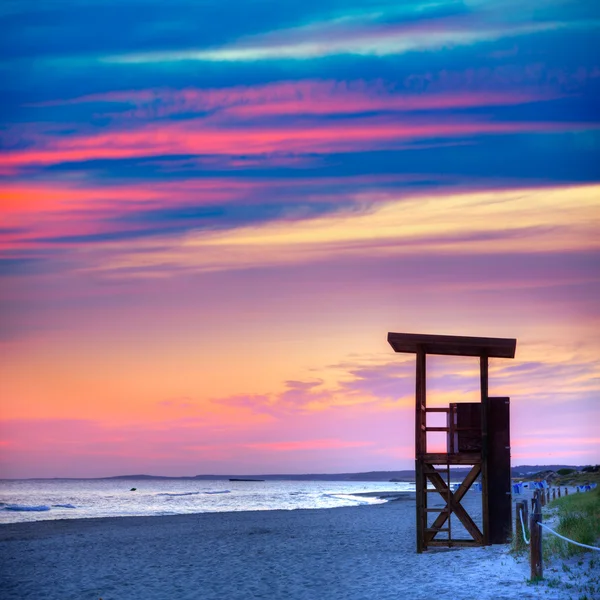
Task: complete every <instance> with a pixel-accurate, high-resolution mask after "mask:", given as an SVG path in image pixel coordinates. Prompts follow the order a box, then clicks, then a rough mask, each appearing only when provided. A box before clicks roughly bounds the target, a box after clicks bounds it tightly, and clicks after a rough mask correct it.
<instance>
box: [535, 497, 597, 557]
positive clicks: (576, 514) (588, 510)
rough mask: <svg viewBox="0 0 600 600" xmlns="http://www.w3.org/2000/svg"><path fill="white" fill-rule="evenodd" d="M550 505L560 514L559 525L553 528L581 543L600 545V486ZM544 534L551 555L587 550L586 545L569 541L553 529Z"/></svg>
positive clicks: (546, 550)
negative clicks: (561, 537)
mask: <svg viewBox="0 0 600 600" xmlns="http://www.w3.org/2000/svg"><path fill="white" fill-rule="evenodd" d="M547 506H548V508H549V509H551V510H556V511H557V513H558V518H559V522H558V525H556V526H555V527H552V528H553V529H554V530H555V531H557V532H558V533H560V534H561V535H564V536H565V537H567V538H569V539H571V540H575V541H576V542H580V543H581V544H587V545H589V546H598V539H600V488H596V489H595V490H592V491H590V492H583V493H580V494H570V495H569V496H566V497H563V498H557V499H556V500H553V501H552V502H550V503H549V504H548V505H547ZM543 536H544V554H547V555H549V556H552V555H556V554H558V555H560V556H563V557H568V556H573V555H575V554H579V553H582V552H586V549H585V548H581V547H580V546H575V544H569V543H568V542H565V541H563V540H561V539H560V538H557V537H556V536H554V535H552V534H551V533H549V532H546V531H545V532H544V534H543Z"/></svg>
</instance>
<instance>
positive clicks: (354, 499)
mask: <svg viewBox="0 0 600 600" xmlns="http://www.w3.org/2000/svg"><path fill="white" fill-rule="evenodd" d="M321 495H322V496H324V497H325V498H333V499H334V500H342V501H344V502H348V501H350V502H356V504H372V502H369V501H368V500H363V499H361V498H357V497H356V496H351V495H350V494H326V493H323V494H321Z"/></svg>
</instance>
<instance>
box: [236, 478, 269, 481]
mask: <svg viewBox="0 0 600 600" xmlns="http://www.w3.org/2000/svg"><path fill="white" fill-rule="evenodd" d="M229 481H264V479H235V478H234V479H230V480H229Z"/></svg>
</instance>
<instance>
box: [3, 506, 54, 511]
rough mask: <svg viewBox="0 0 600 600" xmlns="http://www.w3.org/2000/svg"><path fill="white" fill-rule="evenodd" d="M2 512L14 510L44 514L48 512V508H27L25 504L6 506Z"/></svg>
mask: <svg viewBox="0 0 600 600" xmlns="http://www.w3.org/2000/svg"><path fill="white" fill-rule="evenodd" d="M4 510H14V511H20V512H44V511H46V510H50V507H49V506H46V505H45V504H42V505H41V506H27V505H25V504H7V505H6V506H5V507H4Z"/></svg>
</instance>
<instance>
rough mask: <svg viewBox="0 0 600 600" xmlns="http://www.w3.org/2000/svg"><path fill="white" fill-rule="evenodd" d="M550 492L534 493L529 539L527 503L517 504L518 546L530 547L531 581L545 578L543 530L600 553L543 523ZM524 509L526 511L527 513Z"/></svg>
mask: <svg viewBox="0 0 600 600" xmlns="http://www.w3.org/2000/svg"><path fill="white" fill-rule="evenodd" d="M588 487H589V486H588ZM594 487H595V486H594ZM559 489H560V488H559ZM565 491H566V490H565ZM584 491H589V490H584ZM549 492H550V490H548V493H547V494H546V493H545V490H543V489H542V490H535V491H534V493H533V498H532V499H531V515H529V536H530V537H529V539H527V533H526V531H525V521H526V520H527V516H526V514H525V515H524V514H523V513H524V512H525V513H527V502H526V501H519V502H517V506H516V509H517V515H518V520H519V521H520V522H521V530H520V531H519V528H518V527H517V545H519V544H520V543H523V542H524V543H525V544H527V545H528V546H529V550H530V560H531V579H541V578H542V577H543V565H542V529H545V530H546V531H548V532H549V533H551V534H552V535H554V536H556V537H558V538H560V539H561V540H564V541H565V542H567V543H569V544H575V545H576V546H580V547H581V548H586V549H588V550H595V551H596V552H600V548H597V547H596V546H589V545H588V544H582V543H581V542H576V541H575V540H571V539H569V538H568V537H565V536H564V535H561V534H560V533H558V532H557V531H554V529H552V528H551V527H548V525H545V524H544V523H543V522H542V506H543V505H544V503H545V502H544V501H545V499H546V496H548V500H549V495H550V494H549ZM523 509H525V511H524V510H523ZM521 536H522V537H521Z"/></svg>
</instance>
